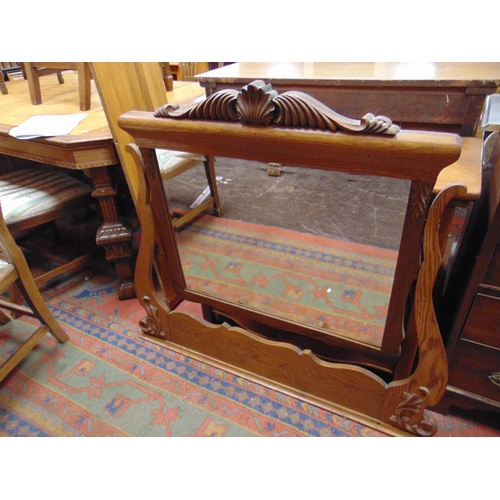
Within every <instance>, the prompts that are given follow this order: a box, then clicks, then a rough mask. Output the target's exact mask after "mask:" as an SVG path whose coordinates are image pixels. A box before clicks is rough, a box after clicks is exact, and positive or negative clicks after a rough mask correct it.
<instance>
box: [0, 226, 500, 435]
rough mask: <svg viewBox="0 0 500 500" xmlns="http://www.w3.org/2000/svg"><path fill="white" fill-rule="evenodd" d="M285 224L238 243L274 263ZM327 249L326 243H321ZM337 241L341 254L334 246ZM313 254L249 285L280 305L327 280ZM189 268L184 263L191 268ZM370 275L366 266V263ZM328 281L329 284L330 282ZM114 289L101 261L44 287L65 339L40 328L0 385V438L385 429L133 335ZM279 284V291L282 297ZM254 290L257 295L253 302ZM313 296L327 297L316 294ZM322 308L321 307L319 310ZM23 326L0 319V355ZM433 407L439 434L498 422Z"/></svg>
mask: <svg viewBox="0 0 500 500" xmlns="http://www.w3.org/2000/svg"><path fill="white" fill-rule="evenodd" d="M229 225H230V226H231V227H232V229H231V231H232V232H233V236H232V237H231V238H229V239H228V236H227V234H226V236H225V238H226V240H225V241H226V243H225V245H226V247H227V252H226V253H228V254H229V257H228V258H229V259H230V260H231V261H232V262H237V260H236V257H237V256H238V255H240V256H241V255H242V252H243V253H245V252H246V251H247V250H241V248H240V249H237V248H236V245H235V244H234V241H232V240H234V238H236V236H234V234H235V232H236V233H237V231H236V229H237V227H236V226H237V224H233V223H231V224H229ZM222 232H223V233H224V232H225V231H222ZM226 233H227V231H226ZM284 234H285V233H279V231H278V232H276V233H273V235H274V236H272V238H271V239H272V244H271V245H270V246H269V248H265V246H263V245H261V244H260V243H256V241H257V240H255V239H254V240H252V241H251V242H250V243H248V244H249V245H254V247H255V248H257V250H256V251H255V252H256V254H257V255H258V254H260V255H261V256H262V262H261V264H262V263H263V262H271V261H275V260H276V259H277V254H279V253H280V252H281V251H284V252H287V253H290V251H291V250H290V249H293V251H294V252H295V251H296V249H297V248H298V249H300V250H301V251H305V250H304V248H305V245H306V243H307V241H306V242H305V243H304V242H300V243H299V242H298V241H295V242H292V243H293V244H292V243H291V244H290V245H284V246H279V245H283V241H282V240H281V242H277V240H279V239H280V238H282V237H283V235H284ZM261 236H262V235H261ZM207 237H208V236H207V235H205V236H204V238H207ZM213 238H214V234H212V235H211V236H210V239H211V242H207V241H205V243H204V244H207V245H208V244H210V245H213V244H214V242H213ZM307 238H308V237H307ZM307 238H306V239H307ZM236 239H237V238H236ZM195 250H196V249H195ZM328 251H329V252H330V253H331V249H330V250H328ZM340 251H341V252H344V253H345V248H344V249H342V248H341V249H340ZM189 252H190V253H189V259H190V261H193V262H194V261H195V258H198V257H199V255H198V254H197V253H196V252H197V250H196V252H195V251H194V250H192V249H190V250H189ZM323 255H325V253H324V252H323V253H321V255H320V254H318V255H317V256H316V255H309V256H308V258H309V259H310V260H309V261H308V263H307V265H305V267H301V268H300V269H299V270H300V271H301V273H302V276H306V278H307V279H304V282H306V284H307V286H308V287H309V288H307V287H306V286H303V285H300V287H299V285H298V283H299V281H297V279H295V278H292V275H293V273H297V268H298V264H297V265H296V266H292V267H295V269H286V270H282V271H278V270H277V268H276V267H274V268H273V269H264V267H263V268H262V269H260V271H259V273H260V272H262V275H263V277H260V278H259V279H258V280H255V283H256V284H257V288H256V290H257V291H259V293H260V292H261V291H262V289H264V290H267V289H268V287H267V286H266V287H261V284H262V283H263V282H266V281H275V282H276V283H279V287H281V288H279V287H277V288H276V290H274V291H273V292H272V293H274V296H273V297H272V300H273V301H274V303H279V302H280V301H282V303H285V302H286V301H289V303H291V300H292V299H293V300H296V301H298V300H299V298H300V297H299V296H300V294H299V293H295V292H293V293H288V292H287V290H294V286H296V287H297V288H300V289H301V290H306V292H304V293H309V292H307V290H309V291H314V290H319V289H321V288H322V287H325V286H327V285H326V284H323V283H322V279H323V276H322V273H323V271H324V267H325V266H330V265H331V263H327V264H325V266H323V267H322V265H321V264H320V262H319V261H320V260H321V259H323V257H322V256H323ZM342 255H344V254H342ZM264 257H265V258H264ZM344 257H345V256H344ZM344 257H342V258H344ZM382 257H383V259H385V256H382ZM350 259H351V257H350ZM288 260H289V261H290V259H288ZM323 260H324V259H323ZM351 260H352V259H351ZM204 262H206V261H204ZM316 263H317V266H318V269H319V270H318V271H317V273H316V275H314V276H313V275H308V274H307V273H312V272H313V269H314V268H315V266H316ZM292 264H293V259H292ZM342 265H343V266H344V267H348V268H350V269H353V267H354V271H353V272H352V273H350V274H349V273H346V274H349V279H348V282H349V283H348V285H349V286H353V283H356V284H359V279H360V278H359V276H360V274H362V273H364V275H366V269H362V270H359V269H356V266H347V265H346V264H345V263H344V264H342ZM237 267H238V265H236V266H231V265H229V268H228V266H227V265H226V264H224V265H221V266H220V267H219V266H215V267H214V264H213V263H211V264H209V265H207V269H208V270H209V271H210V272H212V271H213V270H216V271H217V272H219V271H220V269H222V270H224V269H225V270H226V272H227V273H228V276H229V277H232V280H233V281H232V282H228V280H227V279H226V282H225V283H224V286H228V287H230V288H229V289H230V290H234V289H237V288H238V287H239V284H240V281H241V280H243V281H249V280H251V279H252V278H251V277H249V276H246V275H245V272H244V271H242V270H241V268H240V269H238V270H236V268H237ZM193 268H194V266H191V270H192V269H193ZM220 272H222V271H220ZM266 273H267V274H266ZM271 273H274V274H271ZM280 273H281V274H280ZM278 274H279V276H277V275H278ZM370 274H371V275H373V270H372V269H371V270H370ZM313 278H315V279H317V280H318V281H317V282H315V281H314V280H313ZM239 280H240V281H239ZM287 282H288V284H289V288H288V289H287V288H286V286H287V284H286V283H287ZM318 283H319V284H318ZM328 283H329V284H328V287H329V288H331V282H330V281H329V282H328ZM117 287H118V281H117V279H116V278H115V277H114V272H113V270H110V269H109V268H108V267H104V268H103V270H102V271H92V274H91V275H90V277H87V273H86V272H85V271H82V272H79V273H68V274H67V275H66V276H65V277H64V278H60V280H53V281H52V282H50V283H49V284H48V285H47V286H46V287H45V288H44V290H43V295H44V298H45V299H46V301H47V303H48V305H49V308H50V309H51V311H52V312H53V314H54V316H55V317H56V319H57V320H58V321H59V322H60V323H61V324H62V326H63V327H64V329H65V330H66V332H67V333H68V334H69V337H70V340H69V342H67V343H66V344H58V343H57V342H56V341H55V340H54V339H53V338H52V337H51V336H50V335H47V336H46V337H45V338H44V339H43V340H42V341H41V342H40V343H39V344H38V345H37V346H36V347H35V348H34V349H33V351H32V352H31V353H30V354H29V355H28V356H27V358H25V360H23V362H22V363H21V364H20V365H19V366H18V367H17V368H16V369H15V370H14V371H13V372H12V373H11V374H10V375H9V376H8V377H7V378H6V379H5V380H4V381H3V382H2V383H1V384H0V436H84V437H85V436H383V435H384V434H383V433H381V432H380V431H378V430H374V429H372V428H369V427H365V426H363V425H361V424H359V423H357V422H354V421H352V420H349V419H348V418H345V417H343V416H341V415H338V414H335V413H331V412H329V411H326V410H324V409H322V408H318V407H316V406H314V405H311V404H309V403H307V402H305V401H301V400H299V399H296V398H294V397H291V396H289V395H286V394H283V393H280V392H278V391H276V390H273V389H270V388H267V387H264V386H262V385H259V384H257V383H254V382H252V381H249V380H247V379H245V378H242V377H239V376H236V375H234V374H231V373H228V372H226V371H223V370H220V369H217V368H215V367H213V366H210V365H208V364H206V363H203V362H201V361H199V360H197V359H196V358H194V357H187V356H185V355H182V354H181V353H179V352H176V351H174V350H171V349H166V348H164V347H161V346H158V345H156V344H154V343H151V342H149V341H146V340H143V339H142V338H141V337H140V328H139V326H138V324H139V320H140V319H142V317H144V315H145V314H144V311H143V309H142V308H141V306H140V305H139V303H138V301H137V300H127V301H119V300H118V298H117ZM219 290H222V288H221V289H219ZM283 292H285V293H284V296H285V298H286V300H284V299H282V295H283ZM266 293H267V292H266ZM280 293H281V294H282V295H280ZM264 295H265V294H262V295H261V296H260V298H259V299H258V300H259V301H260V300H264V299H262V297H264ZM271 295H272V294H271V293H269V294H268V295H267V296H268V297H269V296H271ZM312 295H314V294H312ZM266 300H267V299H266ZM270 300H271V299H270ZM308 300H310V299H308ZM329 300H330V299H329ZM322 302H323V303H324V304H328V301H327V300H325V298H322ZM348 304H349V302H348ZM306 305H307V304H306ZM180 307H181V308H185V309H188V310H190V311H191V312H196V311H198V310H199V307H198V306H196V305H194V304H181V306H180ZM307 307H309V306H307ZM328 308H329V306H328V307H327V308H326V309H325V310H327V312H328V313H330V311H329V310H328ZM310 309H312V307H311V308H310ZM34 325H35V321H34V320H31V319H29V318H21V319H18V320H15V321H12V322H10V323H9V324H6V325H3V326H0V360H4V359H6V358H7V356H8V354H9V353H10V352H11V351H12V350H13V349H15V348H16V347H17V346H18V344H19V343H20V341H22V340H23V338H24V337H25V335H26V332H27V331H28V330H32V329H33V328H34ZM435 417H436V419H437V420H438V425H439V429H440V431H439V435H442V436H463V435H472V436H494V435H499V434H500V432H499V430H498V429H495V428H493V427H490V426H488V425H482V424H480V423H477V422H474V421H472V420H469V419H468V418H467V417H464V416H447V417H443V416H441V415H435Z"/></svg>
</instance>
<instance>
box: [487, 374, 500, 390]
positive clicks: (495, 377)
mask: <svg viewBox="0 0 500 500" xmlns="http://www.w3.org/2000/svg"><path fill="white" fill-rule="evenodd" d="M488 378H489V379H490V380H491V382H493V383H494V384H495V385H498V386H499V387H500V372H492V373H490V374H489V375H488Z"/></svg>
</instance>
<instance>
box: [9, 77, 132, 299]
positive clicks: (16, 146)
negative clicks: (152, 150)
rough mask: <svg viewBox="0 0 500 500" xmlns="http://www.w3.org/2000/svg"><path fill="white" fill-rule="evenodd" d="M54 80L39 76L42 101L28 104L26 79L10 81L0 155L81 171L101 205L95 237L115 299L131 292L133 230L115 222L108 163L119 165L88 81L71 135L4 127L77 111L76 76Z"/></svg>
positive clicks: (54, 78)
mask: <svg viewBox="0 0 500 500" xmlns="http://www.w3.org/2000/svg"><path fill="white" fill-rule="evenodd" d="M64 78H65V83H64V84H62V85H61V84H59V83H58V81H57V78H56V77H55V75H54V76H53V78H51V77H49V76H46V77H43V78H41V79H40V82H41V85H42V91H43V95H44V99H43V103H42V104H40V105H38V106H32V105H31V103H30V95H29V91H28V82H27V81H25V80H20V81H10V82H8V84H9V93H8V95H3V96H2V101H1V102H0V154H4V155H9V156H14V157H17V158H22V159H25V160H32V161H35V162H40V163H44V164H47V165H52V166H56V167H61V168H65V169H69V170H81V171H83V172H84V174H85V175H86V176H88V177H89V178H90V179H91V180H92V183H93V187H94V191H93V193H92V196H94V197H95V198H96V199H97V200H98V201H99V204H100V207H101V211H102V215H103V222H102V225H101V226H100V227H99V228H98V230H97V234H96V242H97V244H98V245H101V246H102V247H104V248H105V250H106V259H107V260H108V261H109V262H111V263H113V264H114V266H115V268H116V272H117V274H118V277H119V279H120V285H119V290H118V296H119V298H120V299H128V298H132V297H135V287H134V282H133V269H132V267H133V260H132V231H131V230H130V229H129V228H127V227H125V226H124V225H123V224H122V222H121V221H120V219H119V217H118V214H117V210H116V205H115V197H116V190H115V188H114V187H113V185H112V181H111V177H110V171H109V169H110V168H114V167H116V168H121V167H120V166H119V165H120V162H119V159H118V155H117V153H116V149H115V146H114V143H113V137H112V135H111V132H110V130H109V127H108V124H107V120H106V117H105V115H104V111H103V109H102V106H101V104H100V99H99V95H98V93H97V91H96V89H95V86H94V85H92V90H93V91H92V109H91V110H89V111H88V112H87V113H88V115H87V118H85V119H84V120H83V121H82V122H81V123H80V124H79V125H78V127H77V128H76V129H75V130H74V131H73V132H71V134H70V135H63V136H57V137H50V138H39V139H31V140H21V139H16V138H14V137H11V136H10V135H9V130H10V128H12V127H13V126H15V125H18V124H19V123H22V122H23V121H24V120H26V119H27V118H29V117H30V116H33V115H39V114H58V113H80V109H79V93H78V81H77V75H76V74H73V73H65V74H64Z"/></svg>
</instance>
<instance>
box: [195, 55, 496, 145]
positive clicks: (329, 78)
mask: <svg viewBox="0 0 500 500" xmlns="http://www.w3.org/2000/svg"><path fill="white" fill-rule="evenodd" d="M256 79H263V80H265V81H266V82H270V83H272V85H273V87H274V89H275V90H278V91H282V90H299V91H303V92H306V93H307V94H309V95H311V96H313V97H315V98H316V99H318V100H319V101H321V102H323V103H324V104H325V105H326V106H328V107H332V108H333V109H335V110H336V111H337V112H338V113H341V114H347V115H349V116H353V117H357V118H361V116H363V114H364V113H365V112H366V110H367V109H369V110H371V112H372V113H375V114H381V115H384V116H389V117H390V118H391V120H392V121H393V122H394V123H397V124H398V125H400V126H402V127H403V128H405V129H422V130H440V131H446V132H454V133H457V134H460V135H462V136H474V135H475V133H476V130H477V126H478V123H479V119H480V115H481V111H482V108H483V104H484V99H485V97H486V95H488V94H493V93H494V92H495V91H496V89H497V88H498V86H499V85H500V63H383V62H381V63H273V62H268V63H251V62H243V63H236V64H231V65H229V66H225V67H223V68H218V69H215V70H212V71H209V72H207V73H205V74H203V75H200V76H198V77H197V78H196V80H197V81H199V82H200V84H201V86H202V87H204V88H205V91H206V94H207V95H211V94H213V93H214V92H216V91H217V90H221V89H229V88H233V89H239V88H241V87H242V86H243V85H245V84H247V83H250V82H251V81H253V80H256Z"/></svg>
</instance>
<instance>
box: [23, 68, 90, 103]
mask: <svg viewBox="0 0 500 500" xmlns="http://www.w3.org/2000/svg"><path fill="white" fill-rule="evenodd" d="M22 66H23V70H24V72H25V73H26V78H27V80H28V87H29V92H30V98H31V104H33V105H38V104H41V103H42V93H41V90H40V77H41V76H44V75H50V74H53V73H56V74H57V78H58V81H59V83H61V84H62V83H64V78H63V76H62V73H61V72H62V71H67V70H74V71H77V72H78V90H79V94H80V110H81V111H88V110H89V109H90V107H91V102H90V97H91V90H90V80H91V74H90V68H89V63H85V62H77V63H74V62H65V63H61V62H60V63H56V62H41V63H33V62H25V63H22Z"/></svg>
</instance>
